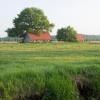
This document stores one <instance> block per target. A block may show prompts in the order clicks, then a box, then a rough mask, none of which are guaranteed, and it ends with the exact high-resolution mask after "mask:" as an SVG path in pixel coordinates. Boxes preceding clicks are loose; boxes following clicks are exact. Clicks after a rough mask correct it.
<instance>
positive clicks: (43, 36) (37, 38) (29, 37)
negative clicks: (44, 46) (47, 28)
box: [24, 32, 52, 42]
mask: <svg viewBox="0 0 100 100" xmlns="http://www.w3.org/2000/svg"><path fill="white" fill-rule="evenodd" d="M51 40H52V38H51V36H50V34H49V33H48V32H43V33H40V34H38V35H36V34H33V33H27V34H25V36H24V42H43V41H44V42H49V41H51Z"/></svg>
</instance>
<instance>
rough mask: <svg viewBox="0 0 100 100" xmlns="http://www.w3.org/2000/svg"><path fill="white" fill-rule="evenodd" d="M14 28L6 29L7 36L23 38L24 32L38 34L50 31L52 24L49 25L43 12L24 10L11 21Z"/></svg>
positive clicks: (39, 10) (36, 9)
mask: <svg viewBox="0 0 100 100" xmlns="http://www.w3.org/2000/svg"><path fill="white" fill-rule="evenodd" d="M13 24H14V27H13V28H8V29H7V30H6V32H7V33H8V36H12V37H15V36H19V37H21V36H23V33H24V32H32V33H34V34H38V33H41V32H45V31H48V32H49V31H51V30H52V28H53V27H54V24H52V23H50V22H49V21H48V19H47V17H46V16H45V15H44V13H43V11H42V10H41V9H38V8H26V9H24V10H23V11H22V12H21V13H20V14H18V15H17V17H16V18H15V19H14V20H13Z"/></svg>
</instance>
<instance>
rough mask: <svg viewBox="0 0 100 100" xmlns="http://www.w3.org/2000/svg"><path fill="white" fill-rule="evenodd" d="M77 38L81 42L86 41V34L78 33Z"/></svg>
mask: <svg viewBox="0 0 100 100" xmlns="http://www.w3.org/2000/svg"><path fill="white" fill-rule="evenodd" d="M76 39H77V40H78V41H80V42H82V41H84V36H83V35H82V34H77V35H76Z"/></svg>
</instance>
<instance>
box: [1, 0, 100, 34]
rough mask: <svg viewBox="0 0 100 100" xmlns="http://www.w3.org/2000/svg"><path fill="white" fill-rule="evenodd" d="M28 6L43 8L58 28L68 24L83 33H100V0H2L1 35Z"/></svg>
mask: <svg viewBox="0 0 100 100" xmlns="http://www.w3.org/2000/svg"><path fill="white" fill-rule="evenodd" d="M26 7H37V8H41V9H42V10H43V11H44V13H45V15H46V16H47V17H48V19H49V20H50V21H51V22H53V23H54V24H55V28H54V30H53V32H52V34H56V30H57V29H58V28H61V27H66V26H68V25H71V26H73V27H74V28H75V29H76V30H77V31H78V32H79V33H82V34H99V35H100V0H1V1H0V36H6V35H7V34H6V33H5V30H6V29H7V28H8V27H12V26H13V25H12V19H14V18H15V17H16V15H17V14H19V13H20V11H22V10H23V9H24V8H26Z"/></svg>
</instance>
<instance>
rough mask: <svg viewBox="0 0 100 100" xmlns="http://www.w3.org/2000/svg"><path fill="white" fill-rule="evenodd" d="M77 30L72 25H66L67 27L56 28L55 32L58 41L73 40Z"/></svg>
mask: <svg viewBox="0 0 100 100" xmlns="http://www.w3.org/2000/svg"><path fill="white" fill-rule="evenodd" d="M76 34H77V32H76V31H75V30H74V29H73V27H70V26H68V27H67V28H61V29H58V32H57V40H58V41H69V42H75V41H77V40H76Z"/></svg>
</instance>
